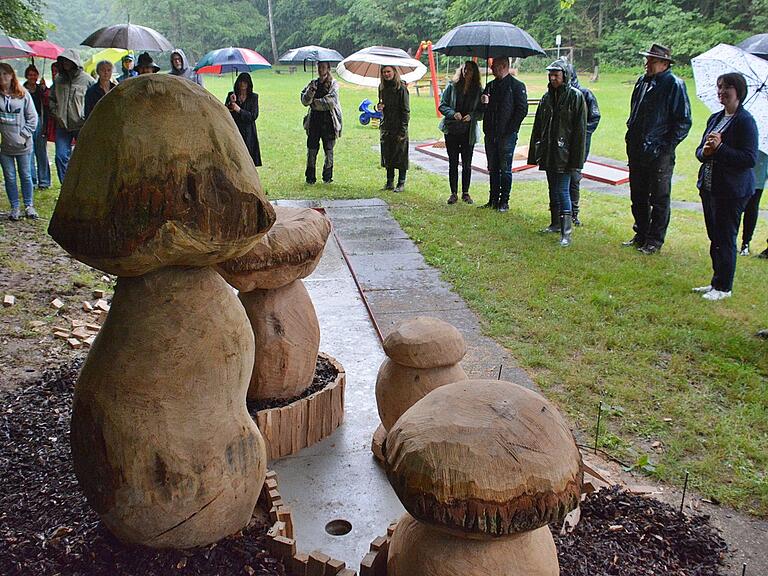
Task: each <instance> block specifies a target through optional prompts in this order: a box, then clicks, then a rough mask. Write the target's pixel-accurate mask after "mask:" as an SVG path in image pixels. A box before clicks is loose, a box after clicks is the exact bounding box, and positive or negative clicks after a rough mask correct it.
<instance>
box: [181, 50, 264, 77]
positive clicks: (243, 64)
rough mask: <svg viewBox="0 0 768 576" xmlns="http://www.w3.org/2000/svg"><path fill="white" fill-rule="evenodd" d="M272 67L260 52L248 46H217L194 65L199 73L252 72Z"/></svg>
mask: <svg viewBox="0 0 768 576" xmlns="http://www.w3.org/2000/svg"><path fill="white" fill-rule="evenodd" d="M266 68H272V65H271V64H270V63H269V62H267V59H266V58H264V56H262V55H261V54H259V53H258V52H256V51H255V50H249V49H248V48H233V47H231V46H230V47H229V48H219V49H218V50H211V51H210V52H208V54H206V55H205V56H203V57H202V58H201V59H200V60H199V61H198V63H197V66H195V71H197V72H198V73H199V74H224V73H226V72H253V71H254V70H264V69H266Z"/></svg>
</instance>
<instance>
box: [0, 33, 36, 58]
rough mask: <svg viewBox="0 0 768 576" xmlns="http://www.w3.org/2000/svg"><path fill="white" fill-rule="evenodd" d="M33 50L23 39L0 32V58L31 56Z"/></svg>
mask: <svg viewBox="0 0 768 576" xmlns="http://www.w3.org/2000/svg"><path fill="white" fill-rule="evenodd" d="M33 52H34V50H32V48H31V47H30V45H29V44H27V43H26V42H24V40H19V39H18V38H11V37H10V36H6V35H5V34H0V58H23V57H26V56H32V53H33Z"/></svg>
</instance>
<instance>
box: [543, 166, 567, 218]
mask: <svg viewBox="0 0 768 576" xmlns="http://www.w3.org/2000/svg"><path fill="white" fill-rule="evenodd" d="M547 184H548V185H549V205H550V206H558V207H559V209H560V213H561V214H562V213H563V212H570V211H571V193H570V188H571V172H555V171H554V170H547Z"/></svg>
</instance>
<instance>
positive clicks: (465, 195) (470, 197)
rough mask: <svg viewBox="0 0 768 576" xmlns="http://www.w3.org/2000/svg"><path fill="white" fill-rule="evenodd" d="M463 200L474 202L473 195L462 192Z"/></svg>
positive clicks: (468, 202) (469, 202)
mask: <svg viewBox="0 0 768 576" xmlns="http://www.w3.org/2000/svg"><path fill="white" fill-rule="evenodd" d="M461 201H462V202H466V203H467V204H474V203H475V202H474V200H472V196H470V195H469V194H462V195H461Z"/></svg>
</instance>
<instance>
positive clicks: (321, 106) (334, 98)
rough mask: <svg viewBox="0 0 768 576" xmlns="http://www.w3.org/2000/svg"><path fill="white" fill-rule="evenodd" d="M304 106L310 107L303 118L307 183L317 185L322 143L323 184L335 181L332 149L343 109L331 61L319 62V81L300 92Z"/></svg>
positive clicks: (338, 132)
mask: <svg viewBox="0 0 768 576" xmlns="http://www.w3.org/2000/svg"><path fill="white" fill-rule="evenodd" d="M301 103H302V104H303V105H304V106H308V107H309V111H308V112H307V114H306V116H304V130H305V131H306V132H307V168H306V170H305V171H304V176H305V178H306V181H307V184H314V183H315V182H317V174H316V171H315V166H316V164H317V155H318V153H319V152H320V141H321V140H322V142H323V153H324V154H325V162H324V163H323V182H325V183H326V184H330V183H331V182H333V147H334V145H335V144H336V139H337V138H340V137H341V119H342V117H341V106H340V104H339V83H338V82H336V80H334V79H333V76H331V64H330V62H318V63H317V78H316V79H314V80H312V81H311V82H310V83H309V84H307V86H306V88H304V90H302V91H301Z"/></svg>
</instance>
